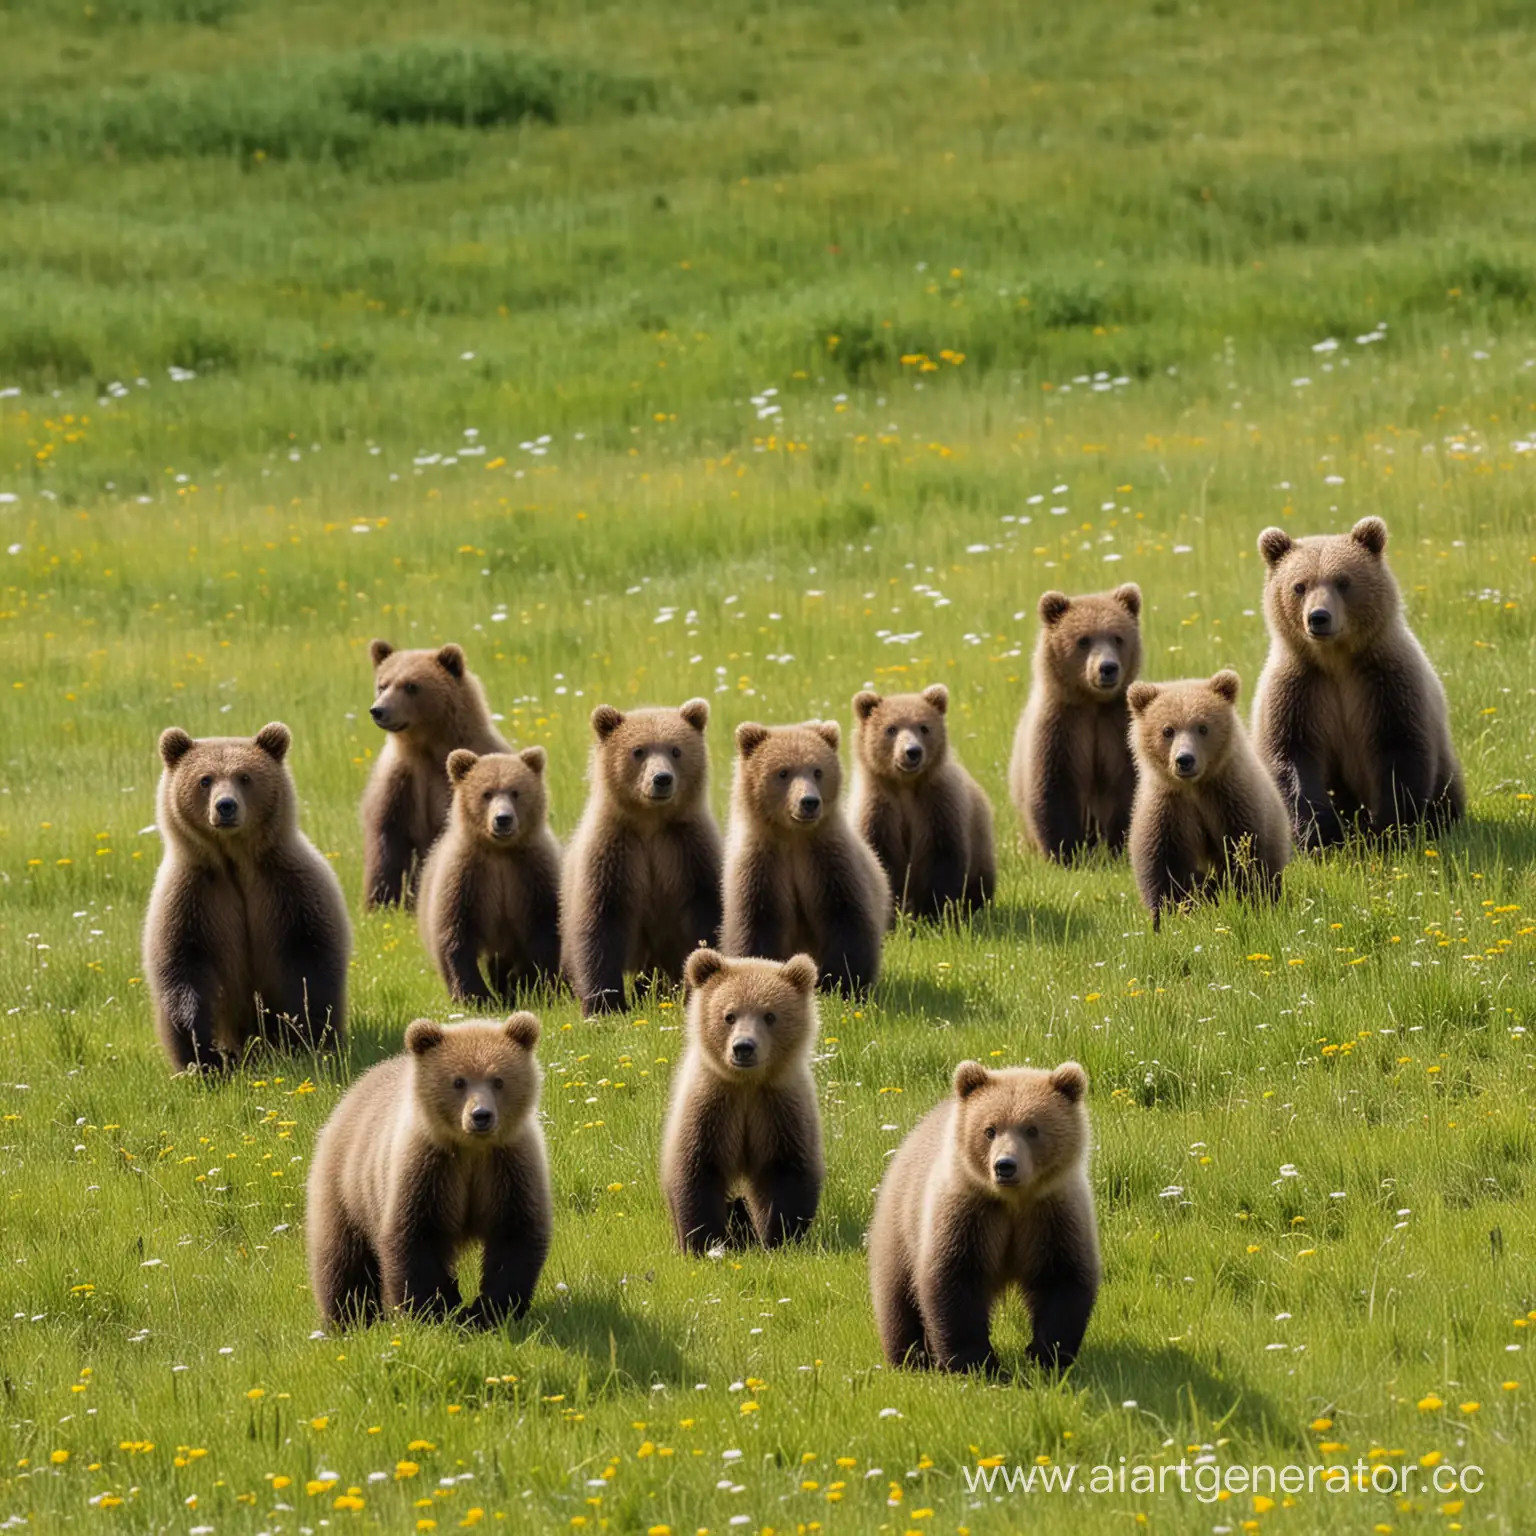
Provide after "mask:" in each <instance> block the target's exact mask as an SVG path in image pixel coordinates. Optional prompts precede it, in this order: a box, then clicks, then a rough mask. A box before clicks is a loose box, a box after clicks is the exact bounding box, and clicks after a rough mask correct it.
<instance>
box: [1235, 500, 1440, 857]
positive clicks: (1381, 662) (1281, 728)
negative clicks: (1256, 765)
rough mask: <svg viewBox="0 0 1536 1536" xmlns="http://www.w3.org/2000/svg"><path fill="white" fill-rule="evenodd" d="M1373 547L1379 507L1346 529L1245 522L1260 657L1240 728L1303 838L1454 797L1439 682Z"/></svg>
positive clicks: (1328, 836)
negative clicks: (1256, 588) (1304, 533)
mask: <svg viewBox="0 0 1536 1536" xmlns="http://www.w3.org/2000/svg"><path fill="white" fill-rule="evenodd" d="M1386 547H1387V525H1386V524H1385V523H1384V522H1382V520H1381V519H1380V518H1379V517H1366V518H1362V519H1361V520H1360V521H1359V522H1358V523H1356V524H1355V526H1354V528H1353V529H1351V530H1350V532H1349V533H1347V534H1320V535H1316V536H1314V537H1311V538H1305V539H1293V538H1292V537H1291V536H1290V535H1289V534H1288V533H1286V532H1285V530H1284V529H1282V528H1266V529H1265V530H1264V532H1263V533H1262V534H1261V535H1260V536H1259V550H1260V552H1261V553H1262V554H1263V556H1264V561H1265V565H1266V567H1267V569H1266V573H1265V579H1264V617H1265V619H1266V621H1267V622H1268V625H1269V657H1268V659H1267V660H1266V661H1265V663H1264V670H1263V672H1262V673H1261V674H1260V675H1259V686H1258V689H1257V691H1256V693H1255V694H1254V700H1253V735H1254V740H1255V742H1256V743H1257V745H1258V749H1259V755H1260V757H1262V758H1263V759H1264V762H1265V764H1266V766H1267V767H1268V768H1269V771H1270V772H1271V773H1272V774H1273V775H1274V776H1275V779H1276V782H1277V783H1278V784H1279V785H1280V789H1281V792H1282V793H1283V794H1284V796H1285V799H1286V803H1287V805H1288V807H1289V810H1290V815H1291V823H1292V825H1293V826H1294V828H1295V830H1296V837H1297V840H1298V841H1299V842H1300V843H1302V844H1303V846H1305V847H1308V848H1315V847H1322V846H1326V845H1328V844H1330V843H1338V842H1341V841H1343V839H1344V838H1345V837H1346V836H1348V834H1349V833H1350V832H1351V831H1352V830H1355V829H1356V828H1358V829H1359V830H1360V831H1362V832H1388V831H1393V830H1398V829H1403V828H1410V827H1414V826H1417V825H1418V824H1420V823H1427V824H1428V825H1429V826H1430V827H1431V828H1432V829H1433V828H1438V827H1442V826H1446V825H1448V824H1449V823H1451V822H1454V821H1457V820H1459V819H1460V818H1461V816H1462V815H1463V813H1464V812H1465V810H1466V803H1467V802H1466V789H1465V787H1464V785H1463V783H1462V776H1461V764H1460V763H1459V762H1458V761H1457V758H1456V749H1455V747H1454V746H1453V745H1452V742H1451V725H1450V709H1449V706H1448V704H1447V703H1446V697H1445V687H1444V685H1443V684H1442V683H1441V681H1440V679H1439V677H1437V676H1436V674H1435V669H1434V667H1433V666H1432V665H1431V664H1430V660H1429V658H1428V657H1427V656H1426V655H1425V654H1424V648H1423V647H1422V646H1421V645H1420V644H1419V642H1418V640H1417V639H1416V638H1415V636H1414V633H1413V631H1412V630H1411V629H1409V628H1408V625H1407V623H1406V622H1405V621H1404V619H1403V613H1402V599H1401V597H1400V595H1399V593H1398V590H1397V582H1396V580H1395V579H1394V577H1393V575H1392V572H1391V569H1390V568H1389V567H1388V565H1387V562H1386V560H1385V559H1384V558H1383V556H1384V553H1385V550H1386ZM1314 624H1315V625H1316V626H1317V629H1319V630H1321V631H1322V633H1314V631H1313V628H1312V626H1313V625H1314Z"/></svg>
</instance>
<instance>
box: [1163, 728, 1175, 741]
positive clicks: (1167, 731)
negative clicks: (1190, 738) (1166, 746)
mask: <svg viewBox="0 0 1536 1536" xmlns="http://www.w3.org/2000/svg"><path fill="white" fill-rule="evenodd" d="M1163 740H1164V741H1172V740H1173V727H1172V726H1171V725H1165V726H1164V727H1163Z"/></svg>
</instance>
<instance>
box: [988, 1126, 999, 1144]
mask: <svg viewBox="0 0 1536 1536" xmlns="http://www.w3.org/2000/svg"><path fill="white" fill-rule="evenodd" d="M996 1135H997V1127H996V1126H995V1125H989V1126H988V1127H987V1140H988V1141H991V1140H992V1139H993V1137H995V1136H996Z"/></svg>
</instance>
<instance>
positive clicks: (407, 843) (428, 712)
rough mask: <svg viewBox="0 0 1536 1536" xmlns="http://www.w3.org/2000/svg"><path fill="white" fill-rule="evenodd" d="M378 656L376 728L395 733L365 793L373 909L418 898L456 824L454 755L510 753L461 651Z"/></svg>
mask: <svg viewBox="0 0 1536 1536" xmlns="http://www.w3.org/2000/svg"><path fill="white" fill-rule="evenodd" d="M368 653H369V655H370V656H371V657H372V658H373V686H374V700H373V707H372V708H371V709H370V710H369V711H368V713H369V715H370V716H371V717H372V719H373V723H374V724H375V725H377V726H378V727H379V728H380V729H381V730H384V731H387V732H388V733H389V740H388V741H386V742H385V743H384V750H383V751H382V752H381V753H380V754H379V760H378V761H377V762H376V763H375V764H374V765H373V773H372V775H371V777H370V778H369V780H368V788H367V790H366V791H365V792H364V794H363V894H364V905H365V906H366V907H368V908H370V909H371V908H373V907H379V906H388V905H389V904H391V903H393V902H405V903H406V904H407V905H409V904H410V902H411V901H413V900H414V899H415V895H416V872H417V866H418V865H419V864H420V863H421V861H422V860H423V859H425V858H426V856H427V850H428V849H429V848H431V846H432V844H433V843H434V842H436V841H437V836H438V834H439V833H440V832H441V831H442V830H443V827H444V826H445V825H446V824H447V821H448V807H449V805H450V804H451V802H452V799H453V795H452V791H451V789H450V786H449V783H448V772H447V769H448V754H449V753H450V752H452V751H453V750H454V749H455V748H456V747H467V748H468V749H469V750H470V751H471V752H510V751H511V750H512V749H511V748H510V747H509V746H508V745H507V744H506V742H505V741H503V740H502V739H501V736H500V735H499V734H498V733H497V730H496V727H495V726H494V725H493V724H492V723H491V710H490V706H489V705H488V704H487V703H486V702H485V690H484V689H483V688H482V687H481V686H480V679H479V678H477V677H476V676H475V674H474V673H473V672H471V671H470V670H469V667H468V665H467V663H466V662H465V660H464V652H463V651H462V650H461V649H460V648H459V647H458V646H456V645H445V646H442V647H440V648H439V649H438V650H435V651H430V650H428V651H397V650H396V649H395V648H394V646H392V645H391V644H390V643H389V642H388V641H387V640H375V641H374V642H373V644H372V645H371V646H369V648H368Z"/></svg>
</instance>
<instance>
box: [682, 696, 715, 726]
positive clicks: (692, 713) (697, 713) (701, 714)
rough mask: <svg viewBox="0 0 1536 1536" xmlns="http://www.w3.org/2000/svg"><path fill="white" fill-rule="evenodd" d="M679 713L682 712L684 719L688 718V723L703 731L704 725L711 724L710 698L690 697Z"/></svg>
mask: <svg viewBox="0 0 1536 1536" xmlns="http://www.w3.org/2000/svg"><path fill="white" fill-rule="evenodd" d="M678 714H680V715H681V716H682V717H683V719H684V720H686V721H687V722H688V724H689V725H691V726H692V727H693V728H694V730H696V731H702V730H703V729H704V727H705V726H706V725H708V724H709V700H708V699H689V700H688V702H687V703H686V704H684V705H683V707H682V708H681V709H680V710H678Z"/></svg>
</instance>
